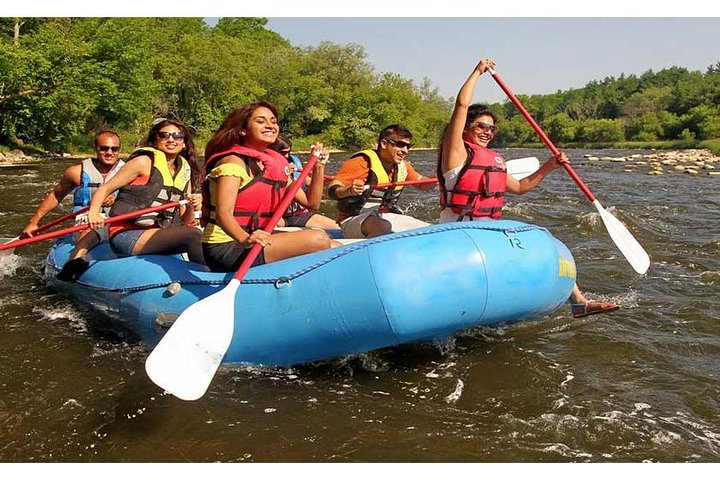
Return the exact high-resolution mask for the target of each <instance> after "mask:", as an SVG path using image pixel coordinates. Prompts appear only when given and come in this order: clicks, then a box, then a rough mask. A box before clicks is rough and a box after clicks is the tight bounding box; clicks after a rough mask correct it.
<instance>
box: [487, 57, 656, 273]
mask: <svg viewBox="0 0 720 480" xmlns="http://www.w3.org/2000/svg"><path fill="white" fill-rule="evenodd" d="M488 70H489V71H490V75H492V77H493V79H495V81H496V82H497V84H498V85H499V86H500V88H501V89H502V90H503V92H505V95H507V97H508V98H509V99H510V101H511V102H512V103H513V104H514V105H515V107H517V109H518V111H519V112H520V113H521V114H522V116H523V117H525V120H527V122H528V123H529V124H530V126H531V127H532V128H533V130H535V133H537V134H538V136H539V137H540V139H541V140H542V141H543V142H544V143H545V145H547V147H548V148H549V149H550V151H551V152H552V153H553V155H558V154H559V153H560V150H558V149H557V148H556V147H555V145H554V144H553V143H552V142H551V141H550V139H549V138H548V136H547V135H546V134H545V132H544V131H543V130H542V128H540V125H538V124H537V122H536V121H535V120H534V119H533V118H532V116H530V114H529V113H528V111H527V110H526V109H525V107H524V106H523V105H522V104H521V103H520V100H518V99H517V97H516V96H515V95H514V94H513V93H512V92H511V91H510V89H509V88H508V86H507V85H505V82H503V80H502V79H501V78H500V75H498V74H497V72H496V71H495V70H493V69H492V68H490V69H488ZM562 166H563V167H564V168H565V170H566V171H567V172H568V174H570V177H571V178H572V179H573V180H574V181H575V183H576V184H577V185H578V186H579V187H580V190H582V191H583V193H584V194H585V196H586V197H587V198H588V200H590V202H592V204H593V205H595V208H597V211H598V213H599V214H600V218H602V221H603V223H604V224H605V228H606V229H607V231H608V233H609V234H610V238H612V239H613V241H614V242H615V245H617V247H618V248H619V249H620V251H621V252H622V254H623V255H625V258H626V259H627V260H628V262H630V265H632V267H633V269H635V271H636V272H637V273H640V274H643V273H645V272H647V270H648V268H650V257H649V256H648V254H647V252H646V251H645V249H644V248H643V247H642V246H641V245H640V244H639V243H638V241H637V240H635V237H633V236H632V234H631V233H630V232H629V231H628V229H627V227H625V225H623V224H622V222H621V221H620V220H618V219H617V218H615V217H614V216H613V215H612V214H611V213H610V212H608V211H607V210H605V208H603V206H602V205H601V204H600V202H599V201H598V200H597V199H596V198H595V196H594V195H593V194H592V192H591V191H590V189H589V188H588V187H587V185H585V183H584V182H583V181H582V180H581V179H580V177H579V176H578V174H577V173H575V170H573V168H572V167H571V166H570V165H569V164H568V163H563V164H562Z"/></svg>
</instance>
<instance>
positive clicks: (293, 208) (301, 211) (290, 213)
mask: <svg viewBox="0 0 720 480" xmlns="http://www.w3.org/2000/svg"><path fill="white" fill-rule="evenodd" d="M290 162H292V163H294V164H295V172H293V179H294V180H297V179H298V178H300V174H301V173H302V170H303V164H302V162H301V161H300V159H299V158H298V157H297V156H295V155H292V154H291V155H290ZM290 162H288V163H290ZM302 188H305V186H304V185H303V187H302ZM307 212H309V210H308V209H307V208H305V207H303V206H302V205H300V204H299V203H298V202H297V201H296V200H293V201H292V202H290V206H289V207H288V209H287V211H286V212H285V214H283V217H294V216H296V215H305V214H306V213H307Z"/></svg>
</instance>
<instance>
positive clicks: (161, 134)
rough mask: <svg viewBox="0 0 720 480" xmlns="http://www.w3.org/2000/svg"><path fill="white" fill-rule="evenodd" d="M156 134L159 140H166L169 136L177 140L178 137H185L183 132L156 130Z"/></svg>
mask: <svg viewBox="0 0 720 480" xmlns="http://www.w3.org/2000/svg"><path fill="white" fill-rule="evenodd" d="M157 136H158V138H159V139H161V140H167V139H168V138H170V137H172V138H174V139H175V140H178V139H180V138H185V132H158V134H157Z"/></svg>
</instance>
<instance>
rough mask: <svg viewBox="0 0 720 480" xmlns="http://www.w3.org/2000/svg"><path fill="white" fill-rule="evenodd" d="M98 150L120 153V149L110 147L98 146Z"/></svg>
mask: <svg viewBox="0 0 720 480" xmlns="http://www.w3.org/2000/svg"><path fill="white" fill-rule="evenodd" d="M98 150H100V151H101V152H107V151H109V150H112V151H113V152H119V151H120V147H111V146H110V145H102V146H98Z"/></svg>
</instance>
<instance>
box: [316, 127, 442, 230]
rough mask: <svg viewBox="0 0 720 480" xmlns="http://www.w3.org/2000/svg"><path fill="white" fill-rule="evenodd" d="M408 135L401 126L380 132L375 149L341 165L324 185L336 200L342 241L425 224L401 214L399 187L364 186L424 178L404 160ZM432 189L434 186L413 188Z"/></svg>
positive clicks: (424, 185) (410, 143)
mask: <svg viewBox="0 0 720 480" xmlns="http://www.w3.org/2000/svg"><path fill="white" fill-rule="evenodd" d="M411 146H412V133H410V131H409V130H408V129H406V128H405V127H403V126H401V125H389V126H387V127H385V128H384V129H383V131H382V132H380V136H379V137H378V146H377V150H371V149H368V150H363V151H361V152H358V153H356V154H355V155H353V156H352V157H350V158H349V159H347V160H346V161H345V163H343V165H342V166H341V167H340V170H338V172H337V174H335V178H334V180H333V181H332V182H331V183H330V185H328V196H329V197H330V198H331V199H333V200H337V207H338V217H337V223H338V224H339V225H340V229H341V230H342V233H343V236H344V237H345V238H371V237H377V236H379V235H384V234H386V233H391V232H399V231H403V230H410V229H413V228H420V227H425V226H427V225H429V224H428V223H426V222H423V221H421V220H418V219H416V218H413V217H410V216H408V215H404V214H403V212H402V210H400V208H399V207H398V206H397V201H398V199H399V198H400V195H401V193H402V190H403V186H402V185H400V186H396V187H394V188H393V187H391V188H385V189H373V188H368V187H367V185H377V184H387V183H395V182H403V181H415V180H421V179H423V178H426V177H424V176H422V175H420V174H419V173H418V172H417V171H416V170H415V169H414V168H413V166H412V165H411V164H410V162H408V161H407V160H406V157H407V155H408V151H409V150H410V147H411ZM416 187H417V188H420V189H422V190H432V189H433V188H435V183H430V184H423V185H416Z"/></svg>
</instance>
